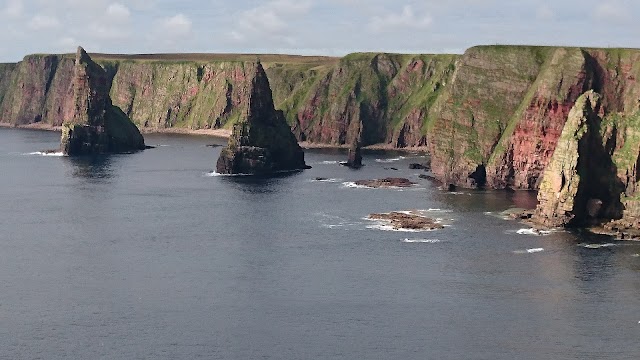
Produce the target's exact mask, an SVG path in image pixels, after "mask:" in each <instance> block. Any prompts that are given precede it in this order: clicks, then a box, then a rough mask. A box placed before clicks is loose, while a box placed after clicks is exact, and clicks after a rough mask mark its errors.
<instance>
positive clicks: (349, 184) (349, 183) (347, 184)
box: [342, 181, 373, 189]
mask: <svg viewBox="0 0 640 360" xmlns="http://www.w3.org/2000/svg"><path fill="white" fill-rule="evenodd" d="M342 186H343V187H346V188H351V189H373V187H371V186H366V185H358V184H356V183H355V182H353V181H347V182H343V183H342Z"/></svg>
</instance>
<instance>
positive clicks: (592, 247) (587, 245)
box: [578, 243, 620, 249]
mask: <svg viewBox="0 0 640 360" xmlns="http://www.w3.org/2000/svg"><path fill="white" fill-rule="evenodd" d="M578 246H581V247H583V248H585V249H602V248H609V247H614V246H620V245H618V244H612V243H607V244H578Z"/></svg>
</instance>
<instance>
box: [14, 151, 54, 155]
mask: <svg viewBox="0 0 640 360" xmlns="http://www.w3.org/2000/svg"><path fill="white" fill-rule="evenodd" d="M23 155H40V156H64V154H63V153H62V152H47V151H34V152H30V153H26V154H23Z"/></svg>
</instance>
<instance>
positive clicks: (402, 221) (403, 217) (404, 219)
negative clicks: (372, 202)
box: [368, 211, 444, 230]
mask: <svg viewBox="0 0 640 360" xmlns="http://www.w3.org/2000/svg"><path fill="white" fill-rule="evenodd" d="M368 218H369V219H370V220H382V221H388V222H389V224H390V225H391V226H392V227H393V228H394V229H396V230H400V229H410V230H437V229H443V228H444V226H443V225H441V224H439V223H438V222H436V221H435V220H433V219H431V218H428V217H426V216H422V215H419V214H416V213H414V212H397V211H394V212H390V213H382V214H371V215H369V216H368Z"/></svg>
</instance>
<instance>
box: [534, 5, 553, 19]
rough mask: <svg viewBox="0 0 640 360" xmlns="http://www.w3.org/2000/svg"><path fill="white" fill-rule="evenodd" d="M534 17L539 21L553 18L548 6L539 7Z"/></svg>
mask: <svg viewBox="0 0 640 360" xmlns="http://www.w3.org/2000/svg"><path fill="white" fill-rule="evenodd" d="M536 17H537V18H538V19H540V20H551V19H553V18H554V17H555V14H554V12H553V10H552V9H551V8H550V7H549V5H546V4H544V5H540V6H539V7H538V9H537V10H536Z"/></svg>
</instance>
